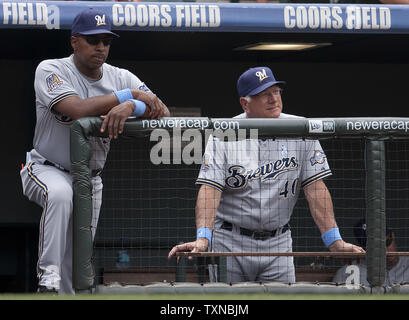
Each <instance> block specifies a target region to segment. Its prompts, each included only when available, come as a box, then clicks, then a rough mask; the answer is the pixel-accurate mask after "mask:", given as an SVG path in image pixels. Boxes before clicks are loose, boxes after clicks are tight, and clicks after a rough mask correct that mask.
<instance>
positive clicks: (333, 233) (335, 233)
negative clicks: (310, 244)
mask: <svg viewBox="0 0 409 320" xmlns="http://www.w3.org/2000/svg"><path fill="white" fill-rule="evenodd" d="M321 238H322V241H324V244H325V245H326V246H327V248H328V247H329V246H330V245H331V244H332V243H333V242H335V241H337V240H342V238H341V234H340V233H339V229H338V228H332V229H330V230H328V231H327V232H325V233H324V234H323V235H321Z"/></svg>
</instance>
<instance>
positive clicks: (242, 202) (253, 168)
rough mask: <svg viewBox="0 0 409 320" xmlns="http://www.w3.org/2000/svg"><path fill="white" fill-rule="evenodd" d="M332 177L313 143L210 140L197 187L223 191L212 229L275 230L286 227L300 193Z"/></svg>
mask: <svg viewBox="0 0 409 320" xmlns="http://www.w3.org/2000/svg"><path fill="white" fill-rule="evenodd" d="M293 117H294V118H299V117H296V116H292V115H287V114H283V113H282V114H281V115H280V118H293ZM236 118H243V115H239V116H237V117H236ZM331 174H332V173H331V170H330V168H329V164H328V161H327V159H326V156H325V153H324V152H323V150H322V148H321V145H320V143H319V141H318V140H302V139H288V140H287V139H280V140H278V139H277V140H273V139H258V140H255V139H253V140H251V139H247V140H241V141H233V142H222V141H220V140H218V139H217V138H213V137H210V138H209V141H208V143H207V146H206V150H205V154H204V156H203V163H202V166H201V169H200V173H199V177H198V179H197V180H196V184H206V185H209V186H211V187H213V188H216V189H218V190H220V191H222V195H221V200H220V204H219V207H218V208H217V214H216V219H215V225H219V224H220V223H221V222H222V221H228V222H230V223H233V224H234V225H237V226H240V227H242V228H247V229H250V230H274V229H277V228H279V227H282V226H283V225H285V224H286V223H288V222H289V220H290V217H291V213H292V211H293V208H294V206H295V203H296V201H297V198H298V195H299V192H300V188H303V187H305V186H307V185H309V184H311V183H313V182H315V181H317V180H319V179H323V178H324V177H327V176H329V175H331Z"/></svg>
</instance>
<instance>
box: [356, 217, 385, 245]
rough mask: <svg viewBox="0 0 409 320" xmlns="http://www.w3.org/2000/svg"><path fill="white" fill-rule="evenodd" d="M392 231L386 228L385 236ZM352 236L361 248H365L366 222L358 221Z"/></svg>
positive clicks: (363, 220)
mask: <svg viewBox="0 0 409 320" xmlns="http://www.w3.org/2000/svg"><path fill="white" fill-rule="evenodd" d="M391 233H392V230H391V229H389V228H388V227H386V236H388V235H390V234H391ZM354 236H355V239H356V241H357V242H358V244H359V245H360V246H361V247H362V248H364V249H365V248H366V221H365V219H361V220H359V221H358V222H357V223H356V224H355V226H354Z"/></svg>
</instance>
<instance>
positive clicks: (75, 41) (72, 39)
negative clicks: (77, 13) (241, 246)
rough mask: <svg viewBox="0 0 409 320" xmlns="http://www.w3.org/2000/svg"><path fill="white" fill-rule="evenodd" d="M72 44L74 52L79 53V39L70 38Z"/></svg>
mask: <svg viewBox="0 0 409 320" xmlns="http://www.w3.org/2000/svg"><path fill="white" fill-rule="evenodd" d="M70 43H71V47H72V50H74V52H75V51H77V48H78V38H77V37H73V36H71V38H70Z"/></svg>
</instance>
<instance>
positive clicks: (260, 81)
mask: <svg viewBox="0 0 409 320" xmlns="http://www.w3.org/2000/svg"><path fill="white" fill-rule="evenodd" d="M276 84H285V82H284V81H277V80H276V79H275V78H274V75H273V72H272V71H271V69H270V68H269V67H256V68H250V69H248V70H247V71H245V72H244V73H243V74H242V75H241V76H240V77H239V80H237V91H238V93H239V96H240V97H246V96H254V95H256V94H257V93H260V92H261V91H263V90H265V89H267V88H269V87H271V86H274V85H276Z"/></svg>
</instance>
